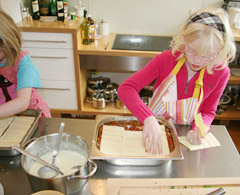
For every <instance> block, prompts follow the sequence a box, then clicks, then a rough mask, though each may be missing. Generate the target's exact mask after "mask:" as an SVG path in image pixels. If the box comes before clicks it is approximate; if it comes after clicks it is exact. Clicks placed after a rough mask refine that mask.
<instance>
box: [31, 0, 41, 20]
mask: <svg viewBox="0 0 240 195" xmlns="http://www.w3.org/2000/svg"><path fill="white" fill-rule="evenodd" d="M31 6H32V18H33V19H34V20H39V19H40V11H39V4H38V0H32V2H31Z"/></svg>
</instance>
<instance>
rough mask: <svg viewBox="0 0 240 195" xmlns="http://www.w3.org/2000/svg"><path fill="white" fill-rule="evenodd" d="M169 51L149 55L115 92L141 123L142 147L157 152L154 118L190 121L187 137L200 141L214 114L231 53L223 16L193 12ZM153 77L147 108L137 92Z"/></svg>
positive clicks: (217, 12) (157, 128) (158, 138)
mask: <svg viewBox="0 0 240 195" xmlns="http://www.w3.org/2000/svg"><path fill="white" fill-rule="evenodd" d="M171 48H172V49H171V50H170V51H164V52H162V53H161V54H159V55H157V56H156V57H155V58H153V59H152V60H151V61H150V62H149V63H148V64H147V65H146V66H145V67H144V68H143V69H142V70H140V71H138V72H136V73H135V74H133V75H132V76H131V77H130V78H128V79H126V80H125V81H124V82H123V83H122V84H121V85H120V87H119V89H118V95H119V97H120V99H121V100H122V101H123V102H124V104H125V105H126V106H127V107H128V109H129V110H130V111H131V112H132V113H133V114H134V115H135V116H136V117H137V118H138V119H139V120H140V122H141V123H143V124H144V129H143V139H142V143H143V146H144V147H146V149H147V151H148V152H152V153H153V154H156V153H157V151H158V152H159V153H160V154H161V147H162V146H161V131H160V126H159V124H158V122H157V120H156V118H155V117H156V116H160V117H164V118H166V119H168V120H172V121H173V122H175V123H176V124H180V125H189V124H192V130H190V131H189V132H188V133H187V139H188V140H189V141H190V142H191V143H192V144H200V143H201V139H200V138H201V137H204V136H205V135H206V133H207V132H208V131H209V129H210V128H209V127H210V125H211V123H212V121H213V119H214V117H215V111H216V109H217V105H218V102H219V99H220V97H221V95H222V93H223V91H224V89H225V87H226V84H227V81H228V78H229V75H230V70H229V67H228V66H227V65H228V63H229V62H230V61H232V60H233V59H234V57H235V52H236V47H235V44H234V40H233V36H232V32H231V28H230V26H229V22H228V17H227V14H226V13H225V12H224V11H223V10H222V9H220V8H219V9H215V8H207V9H203V10H200V11H197V12H195V13H193V14H192V15H191V16H189V18H188V19H187V20H186V22H185V24H184V25H183V28H182V30H181V33H180V34H179V35H178V36H176V37H174V38H173V40H172V42H171ZM154 80H156V81H155V84H154V89H153V92H154V93H153V97H152V99H151V101H150V105H149V107H147V106H146V105H145V104H144V103H143V101H142V100H141V98H140V96H139V92H140V90H141V89H143V88H144V87H145V86H146V85H149V84H150V83H152V82H153V81H154Z"/></svg>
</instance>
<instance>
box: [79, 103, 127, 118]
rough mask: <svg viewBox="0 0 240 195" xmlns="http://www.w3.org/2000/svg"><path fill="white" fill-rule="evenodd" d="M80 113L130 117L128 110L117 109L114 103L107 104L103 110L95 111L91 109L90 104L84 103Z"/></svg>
mask: <svg viewBox="0 0 240 195" xmlns="http://www.w3.org/2000/svg"><path fill="white" fill-rule="evenodd" d="M82 112H83V113H84V114H93V115H96V114H116V115H132V113H131V112H130V111H129V110H128V109H118V108H117V107H116V106H115V103H113V102H108V103H107V105H106V107H105V108H102V109H96V108H93V106H92V104H91V103H87V102H84V104H83V107H82Z"/></svg>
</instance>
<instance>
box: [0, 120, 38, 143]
mask: <svg viewBox="0 0 240 195" xmlns="http://www.w3.org/2000/svg"><path fill="white" fill-rule="evenodd" d="M34 121H35V117H34V116H12V117H8V118H3V119H0V147H11V146H13V145H16V144H19V143H20V142H21V141H22V140H23V138H24V137H25V136H26V134H27V133H28V131H29V129H30V128H31V126H32V124H33V122H34Z"/></svg>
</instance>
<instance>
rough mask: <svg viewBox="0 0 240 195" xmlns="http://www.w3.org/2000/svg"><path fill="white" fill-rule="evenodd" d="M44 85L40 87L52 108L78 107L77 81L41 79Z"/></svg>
mask: <svg viewBox="0 0 240 195" xmlns="http://www.w3.org/2000/svg"><path fill="white" fill-rule="evenodd" d="M41 82H42V87H41V88H39V89H38V93H39V95H40V97H42V98H43V99H44V100H45V101H46V102H47V103H48V106H49V107H50V108H54V109H78V103H77V93H76V83H75V82H74V81H49V80H41Z"/></svg>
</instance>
